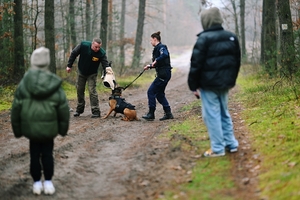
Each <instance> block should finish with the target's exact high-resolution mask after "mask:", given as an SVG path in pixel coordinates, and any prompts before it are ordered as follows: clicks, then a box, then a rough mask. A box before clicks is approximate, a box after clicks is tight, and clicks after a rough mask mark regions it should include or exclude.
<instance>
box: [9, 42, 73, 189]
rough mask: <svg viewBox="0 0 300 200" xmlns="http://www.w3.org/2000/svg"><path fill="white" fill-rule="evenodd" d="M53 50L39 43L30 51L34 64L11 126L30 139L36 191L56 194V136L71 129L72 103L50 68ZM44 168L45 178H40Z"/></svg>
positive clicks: (16, 102) (20, 92)
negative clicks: (54, 154)
mask: <svg viewBox="0 0 300 200" xmlns="http://www.w3.org/2000/svg"><path fill="white" fill-rule="evenodd" d="M49 64H50V51H49V49H47V48H45V47H40V48H38V49H36V50H34V51H33V53H32V55H31V68H30V69H29V70H28V71H27V72H26V73H25V75H24V77H23V78H22V80H21V82H20V84H19V85H18V87H17V89H16V91H15V95H14V100H13V104H12V109H11V124H12V130H13V133H14V135H15V137H16V138H20V137H22V136H24V137H26V138H28V139H29V151H30V174H31V176H32V178H33V181H34V184H33V193H34V194H37V195H40V194H41V192H42V191H44V193H45V194H49V195H51V194H53V193H54V192H55V188H54V186H53V183H52V176H53V174H54V158H53V147H54V138H55V137H56V136H57V135H58V134H60V135H61V136H65V135H66V134H67V132H68V129H69V120H70V112H69V105H68V101H67V98H66V95H65V92H64V91H63V89H62V87H61V84H62V80H61V79H60V78H59V77H58V76H57V75H55V74H53V73H51V72H50V71H49V69H48V66H49ZM42 171H43V175H44V182H43V183H42V182H41V178H42Z"/></svg>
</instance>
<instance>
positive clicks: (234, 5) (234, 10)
mask: <svg viewBox="0 0 300 200" xmlns="http://www.w3.org/2000/svg"><path fill="white" fill-rule="evenodd" d="M231 5H232V8H233V17H234V25H235V34H236V35H237V37H238V38H239V39H240V31H239V24H238V13H237V10H236V4H235V0H231Z"/></svg>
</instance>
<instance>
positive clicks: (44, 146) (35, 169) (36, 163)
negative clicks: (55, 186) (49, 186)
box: [29, 140, 54, 181]
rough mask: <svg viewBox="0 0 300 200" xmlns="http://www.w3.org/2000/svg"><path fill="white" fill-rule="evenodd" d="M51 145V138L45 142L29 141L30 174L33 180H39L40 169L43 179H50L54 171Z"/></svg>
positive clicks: (52, 143)
mask: <svg viewBox="0 0 300 200" xmlns="http://www.w3.org/2000/svg"><path fill="white" fill-rule="evenodd" d="M53 147H54V141H53V140H50V141H47V142H35V141H32V140H30V141H29V151H30V174H31V176H32V178H33V181H39V180H41V177H42V170H43V174H44V178H45V180H51V179H52V176H53V173H54V158H53V154H52V153H53Z"/></svg>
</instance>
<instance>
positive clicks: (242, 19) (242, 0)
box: [240, 0, 247, 61]
mask: <svg viewBox="0 0 300 200" xmlns="http://www.w3.org/2000/svg"><path fill="white" fill-rule="evenodd" d="M240 24H241V40H240V41H241V48H242V58H243V59H244V61H246V60H247V50H246V38H245V0H240Z"/></svg>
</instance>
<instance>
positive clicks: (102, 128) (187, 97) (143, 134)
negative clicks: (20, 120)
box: [0, 52, 257, 200]
mask: <svg viewBox="0 0 300 200" xmlns="http://www.w3.org/2000/svg"><path fill="white" fill-rule="evenodd" d="M189 58H190V52H187V53H184V54H181V55H180V56H178V57H177V58H175V59H172V65H173V67H174V68H176V69H175V70H174V73H173V76H172V79H171V81H170V83H169V84H168V87H167V90H166V95H167V98H168V100H169V102H170V105H171V107H172V112H173V114H174V117H175V119H174V120H172V121H173V122H174V121H175V122H180V121H183V120H184V119H185V117H186V116H185V114H184V113H183V112H182V111H181V108H182V107H183V106H184V105H187V104H189V103H191V102H193V101H194V100H195V98H194V96H193V95H192V94H191V92H190V91H189V89H188V86H187V82H186V81H187V73H188V70H189V65H188V64H189ZM145 73H147V72H145ZM140 78H142V77H140ZM137 81H138V80H137ZM146 91H147V87H143V88H128V89H127V90H126V91H124V93H123V97H124V98H125V99H126V101H127V102H129V103H131V104H133V105H135V106H136V110H137V113H138V117H139V118H140V119H141V120H140V121H133V122H125V121H122V120H121V115H120V114H118V115H117V117H116V118H114V117H113V116H112V115H110V116H109V117H108V118H107V119H105V120H103V119H92V118H90V116H91V112H90V107H89V104H88V105H87V106H86V109H85V112H84V113H83V114H82V115H81V116H80V117H77V118H74V117H73V115H72V114H73V113H71V121H70V129H69V132H68V135H67V136H66V137H60V136H58V137H57V138H56V139H55V148H54V157H55V174H54V177H53V183H54V186H55V187H56V193H55V194H54V195H53V196H45V195H43V194H42V195H41V196H34V195H33V194H32V179H31V176H30V174H29V154H28V152H29V150H28V146H29V142H28V140H27V139H25V138H21V139H15V138H14V136H13V133H12V130H11V127H10V117H9V113H7V112H4V113H1V116H0V132H1V135H0V152H1V153H0V169H1V174H0V197H1V198H0V199H14V200H15V199H16V200H23V199H24V200H27V199H101V200H102V199H103V200H123V199H124V200H127V199H128V200H134V199H156V198H158V197H159V196H160V195H162V194H163V191H164V190H165V189H167V188H168V187H171V183H174V182H177V183H184V182H187V181H188V180H190V173H189V172H190V171H191V170H192V167H193V166H194V164H195V161H196V160H197V159H202V158H197V159H195V158H192V156H191V155H186V153H185V152H182V151H180V150H174V149H172V148H171V147H170V145H169V142H170V141H165V140H162V139H159V138H157V136H159V134H161V133H162V131H164V130H167V129H168V126H169V123H170V122H171V121H168V120H167V121H162V122H161V121H159V120H158V119H159V118H160V117H162V116H163V110H162V108H161V106H160V105H159V104H158V107H157V110H156V113H155V114H156V120H155V121H153V122H148V121H145V120H143V119H142V115H143V114H144V113H146V112H147V96H146ZM234 92H235V90H233V93H234ZM108 97H109V96H99V99H100V109H101V112H102V113H101V114H102V116H103V115H104V114H105V113H106V112H107V111H108V109H109V108H108ZM87 103H89V101H88V100H87ZM69 104H70V107H71V108H73V109H74V108H75V106H76V102H75V101H70V102H69ZM230 106H231V107H232V109H231V110H232V116H233V120H234V124H235V130H236V135H237V137H238V139H239V141H240V143H241V146H240V150H239V152H238V153H237V154H234V155H229V156H230V159H231V160H232V163H233V170H232V175H233V179H234V180H235V182H236V187H235V188H234V189H233V190H232V191H229V193H230V194H232V197H233V198H236V199H239V198H243V199H255V198H254V197H255V196H254V195H255V188H256V187H255V183H256V181H255V180H256V178H255V177H256V175H257V172H256V171H254V172H253V171H252V172H251V170H250V169H253V168H254V167H255V164H256V161H255V160H254V159H253V155H252V152H253V150H252V149H251V145H250V141H249V138H248V136H247V130H246V127H245V125H244V124H243V120H242V119H241V117H240V111H241V109H242V106H241V105H240V104H239V103H238V102H234V101H233V103H231V105H230ZM196 112H199V115H200V108H199V110H198V111H196Z"/></svg>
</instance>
